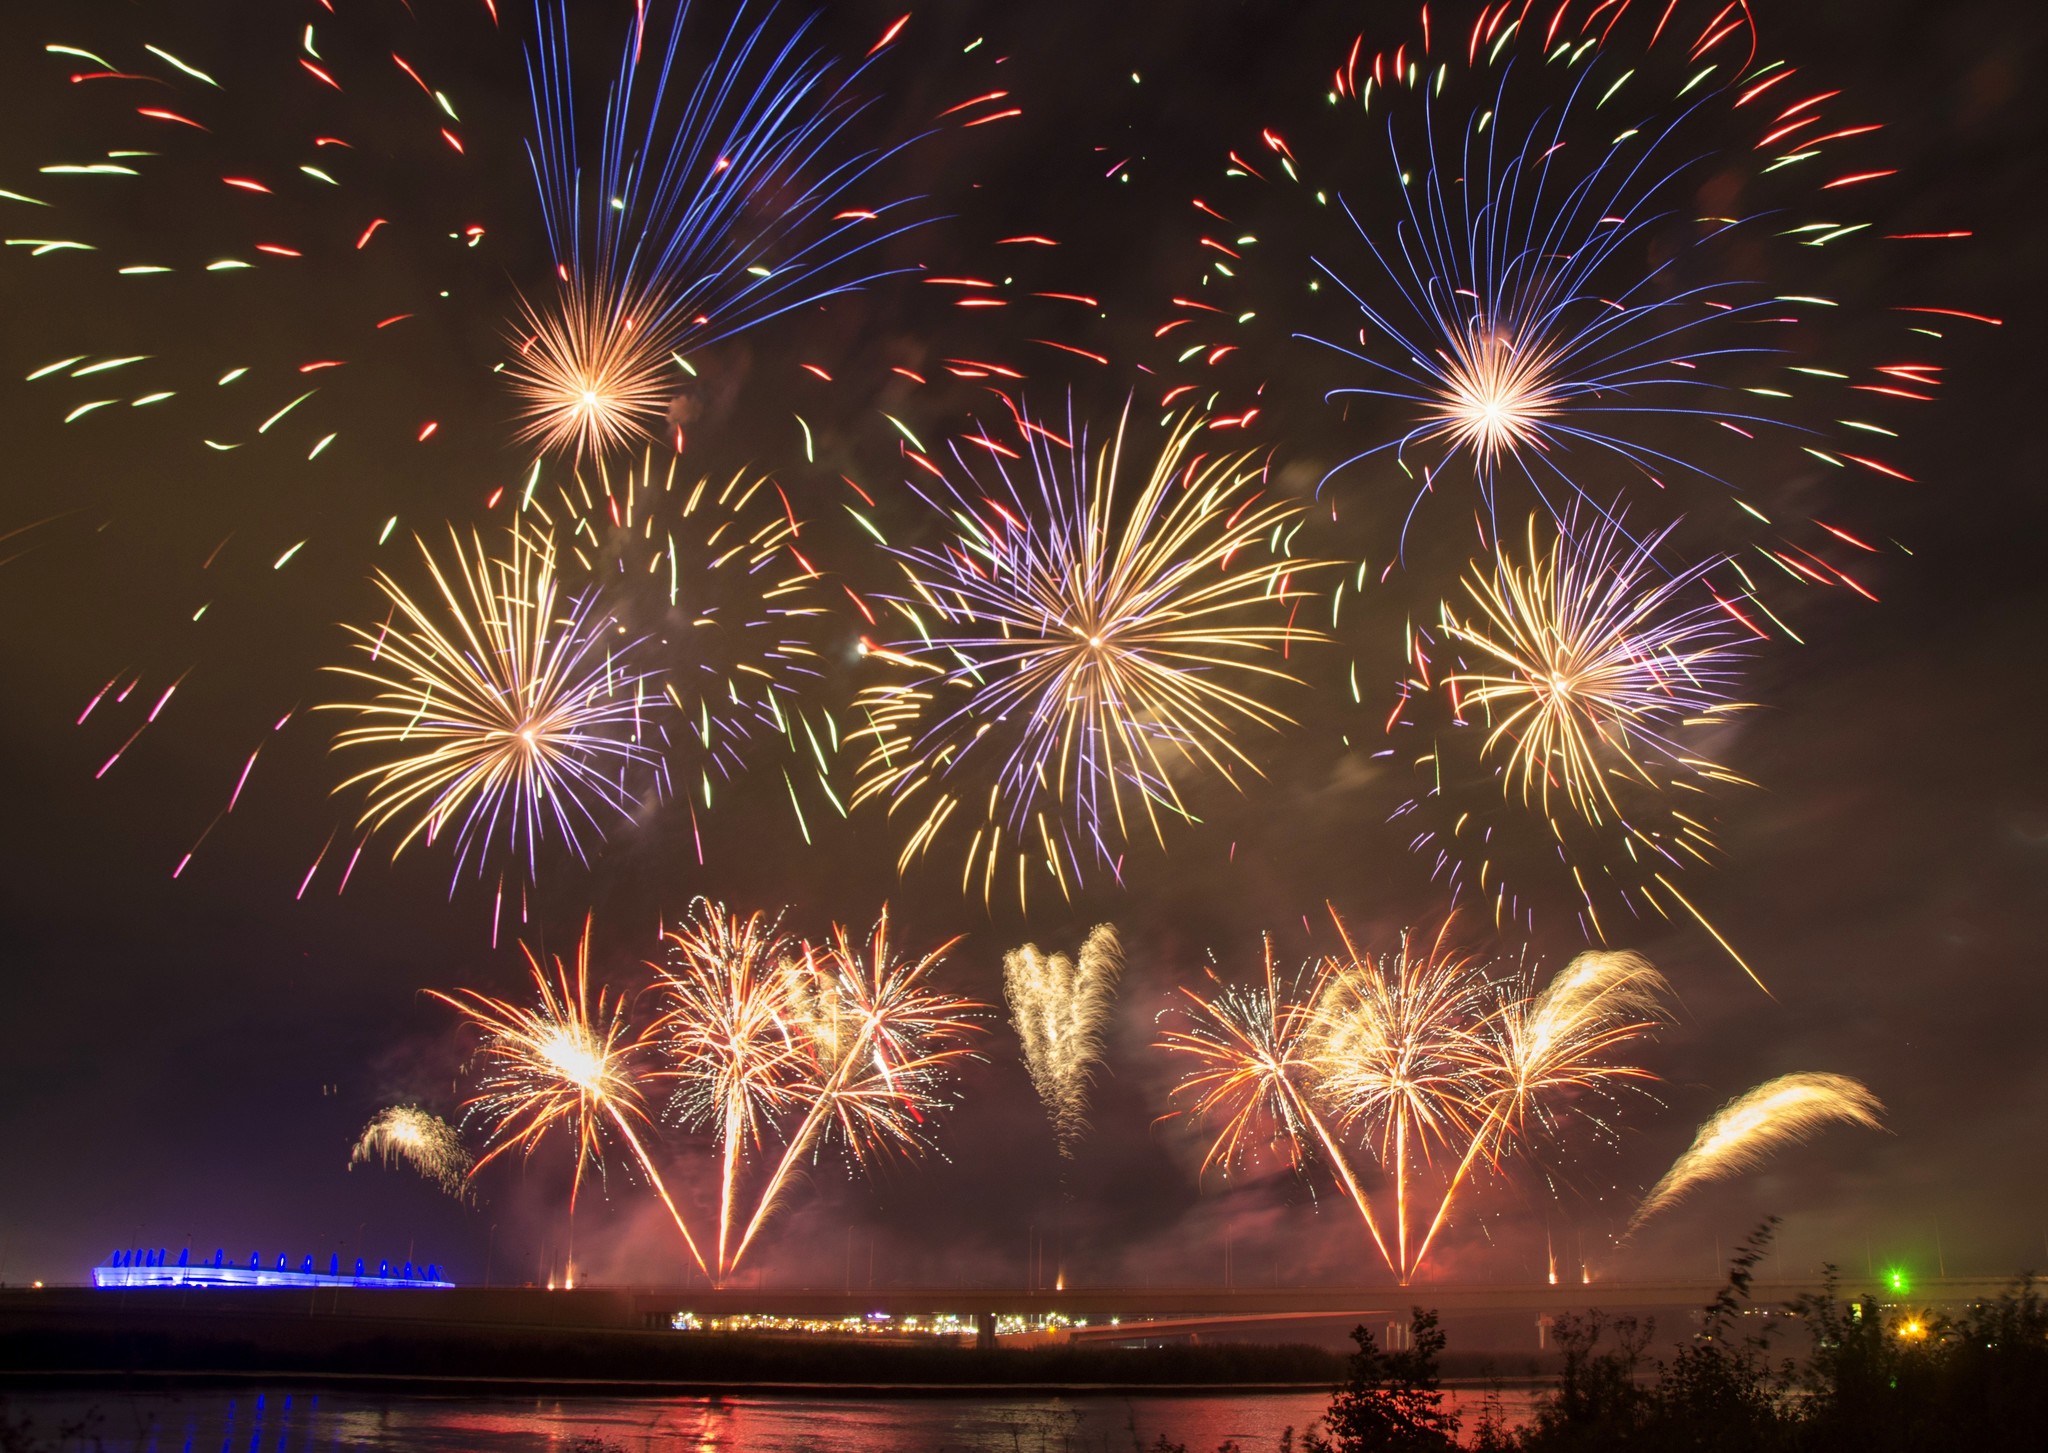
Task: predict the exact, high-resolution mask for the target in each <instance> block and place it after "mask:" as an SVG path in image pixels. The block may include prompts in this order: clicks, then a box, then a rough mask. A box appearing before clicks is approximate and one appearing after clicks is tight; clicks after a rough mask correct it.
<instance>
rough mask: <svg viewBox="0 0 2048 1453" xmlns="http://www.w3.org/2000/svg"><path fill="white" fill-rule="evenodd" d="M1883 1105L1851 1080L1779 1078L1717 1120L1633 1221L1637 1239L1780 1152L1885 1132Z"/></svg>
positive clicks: (1630, 1226) (1702, 1129)
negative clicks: (1672, 1210)
mask: <svg viewBox="0 0 2048 1453" xmlns="http://www.w3.org/2000/svg"><path fill="white" fill-rule="evenodd" d="M1883 1113H1884V1105H1883V1104H1882V1103H1881V1102H1880V1101H1879V1100H1878V1098H1877V1096H1875V1095H1873V1094H1871V1093H1870V1091H1869V1090H1868V1089H1867V1088H1866V1087H1865V1086H1864V1085H1863V1084H1862V1082H1860V1081H1858V1080H1852V1079H1850V1078H1849V1077H1848V1076H1847V1075H1826V1074H1812V1073H1801V1074H1790V1075H1780V1076H1779V1077H1778V1078H1777V1079H1775V1080H1769V1081H1766V1082H1765V1083H1763V1084H1761V1085H1758V1086H1757V1087H1756V1088H1755V1089H1753V1090H1748V1091H1745V1092H1744V1093H1743V1094H1740V1095H1737V1096H1736V1097H1735V1098H1734V1099H1733V1100H1730V1101H1729V1102H1728V1103H1727V1104H1726V1105H1723V1106H1722V1107H1721V1108H1720V1109H1719V1110H1717V1111H1715V1112H1714V1115H1713V1117H1712V1118H1711V1119H1709V1120H1708V1121H1707V1123H1706V1124H1704V1125H1702V1126H1701V1127H1700V1129H1699V1133H1698V1134H1697V1135H1695V1136H1694V1137H1693V1142H1692V1144H1691V1145H1690V1146H1689V1147H1687V1149H1686V1152H1685V1154H1683V1155H1681V1156H1680V1157H1678V1159H1677V1160H1676V1161H1674V1162H1672V1166H1671V1169H1670V1170H1668V1171H1666V1172H1664V1176H1663V1179H1661V1180H1659V1181H1658V1182H1657V1184H1656V1185H1654V1186H1652V1187H1651V1188H1650V1192H1649V1194H1648V1195H1646V1196H1644V1197H1643V1200H1642V1204H1641V1205H1639V1206H1637V1207H1636V1212H1635V1215H1634V1216H1632V1217H1630V1218H1629V1223H1628V1234H1630V1235H1633V1234H1634V1233H1635V1231H1636V1230H1637V1228H1639V1227H1640V1226H1641V1225H1642V1224H1643V1223H1644V1222H1645V1221H1647V1220H1649V1219H1650V1218H1651V1217H1652V1216H1654V1215H1656V1214H1657V1213H1658V1212H1659V1211H1661V1210H1663V1209H1665V1208H1666V1207H1667V1206H1670V1205H1673V1204H1675V1203H1676V1202H1677V1201H1679V1200H1681V1199H1683V1198H1684V1197H1685V1196H1687V1195H1689V1194H1690V1193H1691V1192H1693V1191H1695V1190H1697V1189H1698V1188H1699V1187H1700V1186H1702V1185H1705V1184H1706V1183H1708V1182H1709V1181H1717V1180H1723V1179H1726V1178H1727V1177H1729V1176H1736V1175H1741V1174H1742V1173H1743V1172H1744V1171H1750V1170H1754V1169H1756V1168H1757V1167H1758V1166H1760V1165H1762V1164H1763V1163H1764V1162H1765V1161H1766V1160H1768V1159H1769V1158H1770V1157H1771V1156H1772V1155H1773V1154H1775V1153H1776V1152H1777V1151H1780V1150H1783V1149H1786V1148H1787V1147H1789V1146H1794V1145H1802V1144H1804V1143H1805V1142H1806V1141H1808V1140H1811V1139H1812V1138H1813V1137H1814V1136H1816V1135H1818V1134H1820V1133H1821V1131H1823V1130H1826V1129H1827V1128H1828V1127H1829V1126H1832V1125H1861V1126H1863V1127H1864V1128H1865V1129H1868V1130H1882V1129H1884V1122H1883V1121H1882V1120H1880V1119H1879V1118H1878V1117H1879V1116H1880V1115H1882V1114H1883Z"/></svg>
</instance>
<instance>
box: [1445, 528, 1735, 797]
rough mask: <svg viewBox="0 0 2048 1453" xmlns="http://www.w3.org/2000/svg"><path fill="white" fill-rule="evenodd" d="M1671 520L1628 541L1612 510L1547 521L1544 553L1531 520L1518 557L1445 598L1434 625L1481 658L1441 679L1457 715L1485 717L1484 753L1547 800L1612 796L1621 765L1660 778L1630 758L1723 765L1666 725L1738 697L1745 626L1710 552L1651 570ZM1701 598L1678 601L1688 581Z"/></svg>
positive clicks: (1499, 561)
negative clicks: (1734, 692)
mask: <svg viewBox="0 0 2048 1453" xmlns="http://www.w3.org/2000/svg"><path fill="white" fill-rule="evenodd" d="M1670 530H1671V527H1668V526H1667V527H1666V528H1665V529H1664V530H1661V531H1658V532H1657V533H1655V534H1653V535H1651V536H1649V537H1648V538H1647V539H1646V540H1643V541H1641V542H1637V543H1634V544H1631V543H1629V542H1628V540H1627V538H1626V536H1625V535H1624V533H1623V531H1622V528H1621V526H1620V525H1619V524H1618V523H1611V522H1608V521H1605V520H1603V521H1599V522H1596V523H1595V524H1594V526H1593V527H1592V528H1591V529H1590V530H1587V531H1585V532H1584V533H1583V534H1581V535H1578V536H1573V535H1570V534H1567V533H1564V532H1560V533H1558V534H1557V535H1556V537H1555V538H1554V540H1553V541H1552V544H1551V547H1550V550H1549V552H1548V554H1547V555H1546V554H1545V552H1544V551H1543V550H1542V549H1541V547H1540V546H1539V545H1538V543H1537V528H1536V520H1535V519H1534V518H1533V517H1532V518H1531V519H1530V521H1529V534H1528V565H1527V568H1526V569H1525V568H1523V567H1521V566H1520V565H1518V564H1517V563H1516V562H1515V561H1514V560H1513V559H1511V558H1509V557H1507V556H1499V557H1496V558H1495V559H1494V560H1493V562H1492V569H1491V572H1490V575H1489V574H1485V573H1481V572H1478V571H1475V572H1474V573H1473V574H1471V575H1469V576H1468V577H1467V578H1466V581H1465V590H1466V592H1467V594H1469V595H1470V596H1471V598H1472V604H1473V606H1474V608H1475V609H1474V612H1473V613H1472V614H1470V615H1464V616H1462V617H1461V616H1460V615H1459V614H1458V613H1457V612H1456V611H1455V610H1454V609H1453V608H1452V607H1451V606H1450V605H1449V604H1446V605H1445V607H1444V610H1443V617H1442V626H1443V633H1444V636H1445V638H1446V639H1448V640H1451V641H1456V642H1458V643H1460V644H1462V645H1465V646H1468V647H1470V648H1472V651H1473V653H1474V655H1475V656H1476V657H1477V659H1478V662H1479V665H1478V666H1477V667H1476V668H1474V669H1466V670H1459V671H1454V672H1452V673H1451V674H1449V675H1447V676H1446V677H1444V679H1443V687H1444V690H1445V691H1447V692H1448V693H1450V696H1451V698H1452V701H1453V703H1454V705H1455V707H1456V709H1457V710H1458V711H1459V713H1460V714H1461V715H1465V714H1469V715H1470V716H1473V717H1477V718H1480V719H1482V720H1484V721H1485V722H1486V723H1487V726H1488V730H1487V734H1486V739H1485V741H1484V742H1483V743H1482V744H1481V746H1480V749H1479V750H1480V756H1481V758H1482V759H1484V758H1487V757H1490V756H1493V755H1495V754H1496V753H1500V752H1505V756H1506V761H1505V763H1504V764H1503V765H1504V772H1503V778H1504V783H1505V785H1506V787H1507V790H1508V791H1510V792H1514V791H1516V790H1517V789H1519V791H1520V795H1521V799H1522V802H1523V804H1524V805H1525V806H1527V805H1530V801H1531V798H1532V797H1534V798H1535V799H1536V803H1537V805H1539V806H1540V808H1541V810H1542V812H1543V814H1544V815H1545V816H1548V815H1549V813H1550V807H1551V802H1550V793H1551V789H1552V787H1553V786H1554V785H1555V786H1558V787H1561V788H1562V790H1563V793H1564V797H1565V800H1566V801H1567V802H1569V803H1570V804H1571V806H1572V808H1573V809H1575V810H1576V811H1577V812H1578V813H1579V814H1580V815H1581V816H1583V817H1585V818H1586V819H1587V820H1588V821H1591V822H1598V821H1599V820H1600V819H1601V817H1602V816H1603V809H1604V812H1605V813H1612V814H1616V815H1619V814H1620V812H1621V808H1620V805H1619V803H1617V801H1616V800H1615V794H1614V789H1613V788H1612V787H1611V786H1610V785H1609V783H1610V778H1611V776H1612V775H1614V774H1616V773H1617V772H1619V773H1625V774H1626V775H1627V776H1628V777H1629V778H1631V779H1633V780H1634V781H1636V782H1639V783H1641V784H1643V785H1644V786H1647V787H1650V788H1652V789H1660V788H1662V787H1663V786H1664V785H1665V783H1664V782H1663V781H1660V780H1659V778H1658V777H1657V776H1654V775H1652V773H1651V771H1650V769H1649V768H1648V767H1646V766H1645V765H1644V763H1643V761H1642V758H1643V757H1644V755H1645V754H1646V753H1654V754H1655V755H1656V756H1657V757H1659V758H1661V759H1662V760H1661V763H1660V765H1662V766H1664V767H1665V768H1666V769H1667V772H1669V771H1672V770H1675V771H1676V772H1677V773H1678V774H1680V775H1682V776H1684V777H1687V778H1699V777H1721V778H1725V777H1726V774H1725V773H1724V772H1722V771H1721V769H1719V768H1717V767H1715V766H1713V764H1711V763H1707V762H1702V761H1701V760H1699V759H1698V758H1697V757H1696V756H1694V755H1693V754H1691V753H1690V752H1689V751H1688V750H1687V748H1686V747H1684V746H1683V745H1682V744H1681V743H1680V742H1678V741H1677V740H1675V739H1674V736H1673V734H1672V730H1671V729H1672V728H1673V727H1674V726H1676V725H1683V726H1685V727H1701V726H1711V725H1714V724H1715V723H1717V722H1718V721H1719V720H1720V719H1722V718H1724V717H1726V716H1727V715H1729V714H1731V713H1733V712H1736V711H1740V710H1742V709H1743V703H1740V702H1737V701H1734V700H1732V699H1731V695H1730V693H1731V688H1732V687H1733V686H1734V682H1735V674H1736V666H1737V663H1738V662H1739V660H1740V657H1741V655H1742V654H1743V652H1744V650H1745V648H1746V647H1747V646H1748V645H1749V644H1750V643H1751V642H1753V641H1754V640H1755V634H1754V632H1752V631H1750V630H1748V629H1746V628H1745V627H1744V626H1743V625H1742V624H1741V623H1740V622H1739V621H1738V619H1737V618H1736V617H1735V616H1734V615H1733V614H1732V613H1731V611H1730V609H1729V608H1728V606H1727V604H1726V602H1724V601H1722V600H1721V599H1719V598H1718V597H1715V596H1713V595H1712V593H1711V591H1709V590H1707V589H1706V588H1705V587H1704V584H1703V580H1704V577H1705V576H1706V575H1707V573H1708V572H1709V571H1710V570H1711V569H1712V568H1713V567H1714V565H1715V564H1718V563H1719V562H1717V561H1710V562H1708V564H1707V565H1704V566H1700V567H1696V568H1694V569H1691V570H1687V571H1684V572H1681V573H1679V574H1677V575H1661V578H1660V574H1661V573H1660V572H1659V571H1658V569H1657V567H1656V564H1655V557H1656V551H1657V547H1658V546H1659V545H1661V544H1662V543H1663V541H1664V539H1665V537H1666V536H1667V535H1669V533H1670ZM1689 594H1690V595H1704V596H1707V597H1708V598H1707V599H1705V600H1702V601H1700V602H1699V603H1698V604H1692V605H1689V604H1687V601H1686V596H1687V595H1689Z"/></svg>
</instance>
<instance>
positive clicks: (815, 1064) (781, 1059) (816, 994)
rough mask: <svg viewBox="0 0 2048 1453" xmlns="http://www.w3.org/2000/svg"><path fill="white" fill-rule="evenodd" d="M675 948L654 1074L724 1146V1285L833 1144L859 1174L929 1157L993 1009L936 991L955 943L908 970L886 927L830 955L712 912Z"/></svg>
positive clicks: (657, 1031)
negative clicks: (931, 1136) (794, 1185)
mask: <svg viewBox="0 0 2048 1453" xmlns="http://www.w3.org/2000/svg"><path fill="white" fill-rule="evenodd" d="M668 942H669V954H668V958H667V961H666V962H665V963H663V964H659V965H655V966H654V967H655V968H656V969H657V971H658V972H659V973H660V975H661V977H660V980H659V982H658V986H657V987H658V989H659V991H660V993H661V995H662V997H663V1001H664V1013H663V1015H662V1017H661V1019H660V1020H659V1021H658V1022H657V1023H656V1025H655V1026H654V1029H653V1031H652V1032H651V1033H652V1036H653V1043H654V1045H655V1048H656V1050H657V1053H658V1056H659V1068H658V1069H657V1070H655V1071H654V1074H655V1075H656V1076H657V1077H659V1078H662V1079H666V1080H671V1081H674V1082H675V1083H676V1091H675V1096H674V1099H673V1101H672V1108H673V1109H674V1110H675V1111H676V1112H677V1113H678V1116H679V1118H680V1119H681V1120H682V1122H683V1124H684V1125H685V1126H686V1127H688V1128H693V1129H699V1130H709V1131H710V1132H711V1136H712V1140H713V1144H714V1146H715V1148H716V1151H717V1154H718V1161H719V1229H718V1242H717V1259H716V1263H715V1266H716V1270H715V1272H714V1273H713V1277H714V1280H715V1281H717V1282H719V1283H720V1284H723V1283H724V1281H725V1280H726V1279H727V1278H729V1277H730V1276H731V1275H732V1274H733V1273H734V1272H735V1271H736V1270H737V1269H738V1267H739V1265H740V1261H741V1258H742V1257H744V1256H745V1255H746V1252H747V1250H748V1248H749V1247H750V1246H751V1245H752V1244H753V1242H754V1240H755V1238H756V1237H757V1236H758V1235H759V1233H760V1231H761V1228H762V1227H763V1226H764V1225H765V1224H766V1223H767V1221H768V1220H769V1218H770V1217H771V1216H772V1214H773V1213H774V1211H775V1209H776V1207H777V1206H778V1204H779V1203H780V1200H781V1197H782V1195H783V1193H784V1191H785V1189H786V1187H787V1184H788V1182H789V1179H790V1177H791V1175H792V1174H793V1173H794V1172H795V1170H796V1168H797V1167H798V1166H799V1165H801V1164H803V1163H804V1162H805V1161H806V1160H810V1159H815V1158H816V1157H817V1156H818V1155H819V1154H820V1153H821V1151H822V1149H823V1147H824V1145H825V1143H826V1142H827V1141H828V1140H832V1141H836V1142H838V1143H839V1144H840V1145H841V1147H842V1148H843V1149H844V1151H845V1153H846V1154H847V1155H848V1156H849V1157H850V1158H851V1159H852V1160H854V1161H855V1162H865V1161H867V1160H869V1159H871V1158H872V1157H874V1156H877V1155H880V1154H883V1153H885V1152H889V1151H913V1150H916V1149H918V1148H919V1147H921V1146H922V1145H923V1144H924V1142H925V1135H926V1127H927V1124H928V1122H929V1120H930V1117H931V1116H932V1115H933V1114H934V1113H935V1112H936V1111H937V1110H938V1109H940V1108H941V1107H942V1105H943V1087H944V1085H945V1082H946V1080H947V1079H948V1077H949V1076H950V1073H951V1069H952V1066H953V1063H954V1061H956V1060H957V1059H958V1058H959V1057H960V1056H961V1055H963V1054H965V1053H967V1048H966V1041H967V1038H968V1036H969V1034H970V1033H971V1032H972V1030H973V1025H972V1023H971V1020H970V1019H969V1017H968V1016H969V1014H970V1013H971V1011H973V1010H974V1009H976V1008H978V1007H979V1006H977V1005H974V1004H972V1003H970V1002H969V1001H966V1000H962V999H954V998H951V997H949V996H947V995H944V994H942V993H940V992H938V991H937V990H936V989H934V988H932V987H931V986H930V984H929V983H928V982H927V980H928V978H929V976H930V973H931V971H932V970H933V969H934V968H935V967H936V966H937V964H938V963H939V961H940V960H941V959H942V958H943V956H944V955H945V953H946V951H947V950H948V949H950V948H951V947H952V945H951V944H946V945H944V946H942V947H940V948H938V949H936V950H934V951H933V952H931V953H929V954H926V955H923V956H922V957H920V958H917V959H914V960H905V959H902V958H900V957H898V956H897V955H896V954H895V953H894V952H893V951H892V950H891V949H890V947H889V941H888V916H887V914H886V913H884V915H883V917H882V919H881V921H880V922H879V923H878V924H877V926H876V928H875V932H874V934H873V935H872V937H871V938H870V940H869V941H868V943H867V944H866V945H861V944H859V943H857V942H856V941H854V940H853V939H851V938H850V937H849V936H848V935H847V933H846V931H845V930H844V929H838V930H835V936H834V940H833V943H832V945H831V946H830V947H829V948H826V949H819V948H817V947H815V946H813V945H809V944H802V943H798V942H797V941H795V940H793V939H792V938H790V937H789V936H788V935H785V934H784V933H783V932H782V931H781V929H780V927H779V925H778V924H776V923H774V922H772V921H770V920H768V919H767V918H765V917H764V916H763V915H761V914H758V913H756V914H752V915H749V916H747V917H744V918H742V917H740V916H739V915H737V914H732V913H728V912H727V911H726V910H724V909H723V908H719V907H716V906H714V905H712V904H709V903H704V902H701V901H700V902H699V903H698V904H697V905H695V906H694V907H693V909H692V912H691V915H690V917H689V918H688V919H687V920H686V921H685V923H684V924H683V925H682V926H680V927H679V928H678V929H677V930H676V931H674V932H673V933H671V934H669V935H668ZM747 1198H751V1200H752V1209H751V1210H750V1211H749V1210H747V1209H746V1207H745V1206H744V1205H743V1204H742V1202H743V1200H745V1199H747ZM742 1218H744V1219H742Z"/></svg>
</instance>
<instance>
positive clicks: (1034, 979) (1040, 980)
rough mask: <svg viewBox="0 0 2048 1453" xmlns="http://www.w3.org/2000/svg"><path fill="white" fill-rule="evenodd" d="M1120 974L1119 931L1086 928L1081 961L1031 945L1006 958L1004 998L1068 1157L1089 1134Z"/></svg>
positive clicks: (1027, 1065)
mask: <svg viewBox="0 0 2048 1453" xmlns="http://www.w3.org/2000/svg"><path fill="white" fill-rule="evenodd" d="M1122 970H1123V946H1122V945H1121V944H1120V943H1119V942H1118V941H1117V936H1116V926H1115V925H1114V924H1109V923H1099V924H1097V925H1096V926H1095V927H1094V928H1092V929H1090V930H1089V933H1088V937H1087V939H1086V940H1085V941H1084V942H1083V943H1082V945H1081V953H1080V957H1079V958H1078V959H1070V958H1068V957H1067V956H1066V955H1065V954H1052V955H1050V956H1048V955H1046V954H1043V953H1040V952H1039V949H1038V945H1037V944H1031V943H1027V944H1025V945H1024V946H1023V947H1021V948H1017V949H1012V950H1011V951H1010V952H1009V953H1007V954H1005V955H1003V997H1004V998H1005V999H1006V1000H1007V1001H1008V1002H1009V1005H1010V1026H1011V1028H1013V1029H1014V1030H1016V1032H1017V1045H1018V1048H1019V1049H1020V1050H1021V1051H1022V1053H1023V1055H1024V1066H1025V1068H1026V1069H1027V1070H1029V1071H1030V1073H1031V1087H1032V1088H1033V1089H1034V1090H1036V1091H1037V1092H1038V1099H1039V1103H1041V1104H1042V1105H1044V1106H1045V1110H1046V1114H1048V1115H1049V1116H1051V1117H1052V1125H1053V1137H1054V1139H1055V1141H1056V1142H1057V1143H1058V1145H1059V1151H1060V1154H1061V1155H1062V1156H1065V1157H1066V1158H1067V1159H1069V1160H1071V1159H1073V1156H1074V1145H1075V1143H1076V1142H1077V1141H1078V1140H1079V1139H1080V1138H1081V1136H1082V1135H1083V1134H1085V1133H1086V1131H1087V1129H1088V1089H1089V1084H1090V1082H1091V1081H1092V1079H1093V1078H1094V1069H1095V1066H1096V1065H1097V1064H1099V1063H1100V1062H1101V1060H1102V1026H1103V1022H1104V1020H1105V1019H1107V1018H1108V1015H1109V1006H1110V1002H1111V1000H1112V999H1113V998H1114V996H1115V994H1116V981H1117V976H1118V975H1119V974H1120V973H1121V972H1122Z"/></svg>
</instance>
